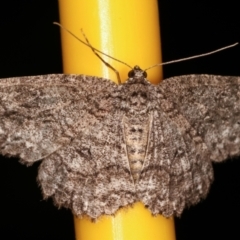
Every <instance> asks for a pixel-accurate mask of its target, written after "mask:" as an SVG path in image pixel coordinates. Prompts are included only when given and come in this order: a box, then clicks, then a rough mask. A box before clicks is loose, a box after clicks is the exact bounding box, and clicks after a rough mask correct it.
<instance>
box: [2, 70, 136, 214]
mask: <svg viewBox="0 0 240 240" xmlns="http://www.w3.org/2000/svg"><path fill="white" fill-rule="evenodd" d="M119 92H121V86H118V85H116V84H115V83H113V82H111V81H110V80H106V79H102V78H97V77H90V76H84V75H63V74H53V75H46V76H36V77H21V78H9V79H1V81H0V115H1V119H0V147H1V148H0V150H1V154H3V155H8V156H17V157H20V159H21V161H22V162H24V163H27V164H31V163H33V162H34V161H37V160H40V159H43V162H42V164H41V166H40V169H39V175H38V180H39V183H40V185H41V188H42V191H43V195H44V197H50V196H51V197H53V199H54V202H55V204H56V205H58V206H65V207H67V208H71V209H72V211H73V213H74V214H76V215H83V214H87V215H89V216H91V217H92V218H96V217H99V216H100V215H101V214H113V213H114V212H115V211H116V210H117V209H119V207H120V206H125V205H127V204H129V203H132V202H133V201H134V185H133V183H132V178H131V175H130V171H129V168H128V160H127V156H126V151H125V145H124V142H123V129H122V125H121V121H122V111H121V110H120V105H122V104H123V105H124V101H125V100H124V99H121V96H120V95H119Z"/></svg>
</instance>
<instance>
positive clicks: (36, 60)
mask: <svg viewBox="0 0 240 240" xmlns="http://www.w3.org/2000/svg"><path fill="white" fill-rule="evenodd" d="M4 2H5V3H4V4H3V3H1V5H0V78H4V77H12V76H24V75H38V74H48V73H61V72H62V63H61V49H60V40H59V39H60V38H59V29H58V27H56V26H54V25H52V22H53V21H59V16H58V4H57V1H56V0H55V1H53V0H52V1H37V0H35V1H30V0H28V1H24V0H21V1H19V0H16V1H8V3H6V1H4ZM159 2H160V7H161V10H160V17H161V34H162V48H163V60H164V61H165V62H166V61H169V60H174V59H179V58H184V57H189V56H192V55H196V54H201V53H205V52H208V51H212V50H215V49H217V48H219V47H223V46H226V45H229V44H232V43H234V42H237V41H240V17H239V11H238V10H239V7H238V1H230V0H229V1H228V2H224V4H223V3H222V4H221V3H220V2H219V1H212V0H208V1H204V0H201V1H196V0H195V1H186V0H182V1H179V0H176V1H172V0H161V1H159ZM102 50H103V51H104V49H102ZM239 63H240V46H237V47H235V48H232V49H229V50H226V51H223V52H220V53H217V54H215V55H211V56H208V57H204V58H200V59H195V60H191V61H186V62H181V63H177V64H172V65H169V66H166V67H165V68H164V75H165V78H166V77H171V76H175V75H181V74H190V73H207V74H219V75H237V76H240V67H239ZM136 64H137V63H136ZM38 165H39V163H36V164H34V165H33V166H32V167H29V168H27V167H25V166H23V165H21V164H19V163H18V161H17V160H16V159H7V158H3V157H2V159H1V161H0V189H1V195H0V206H1V212H0V216H1V223H0V234H1V239H14V240H20V239H24V240H28V239H34V240H40V239H41V240H48V239H49V240H50V239H51V240H62V239H68V240H71V239H74V229H73V221H72V215H71V212H70V211H69V210H66V209H60V210H58V209H57V208H56V207H54V206H53V204H52V201H51V200H47V201H45V200H42V196H41V191H40V189H39V187H38V185H37V183H36V176H37V168H38ZM214 171H215V181H214V183H213V185H212V187H211V191H210V193H209V195H208V197H207V199H206V200H204V201H202V202H201V203H199V204H198V205H197V206H194V207H191V208H190V209H187V210H185V211H184V213H183V215H182V216H181V218H180V219H176V234H177V240H187V239H191V240H193V239H194V240H198V239H199V240H200V239H201V240H202V239H205V240H208V239H209V240H210V239H240V232H239V220H238V218H239V214H240V190H239V188H240V174H239V172H240V161H239V160H236V159H230V160H228V161H226V162H224V163H221V164H214ZM149 240H150V239H149Z"/></svg>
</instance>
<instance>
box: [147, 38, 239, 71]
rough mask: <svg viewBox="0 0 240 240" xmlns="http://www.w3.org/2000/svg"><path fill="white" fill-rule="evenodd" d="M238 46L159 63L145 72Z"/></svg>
mask: <svg viewBox="0 0 240 240" xmlns="http://www.w3.org/2000/svg"><path fill="white" fill-rule="evenodd" d="M236 45H238V42H236V43H234V44H231V45H228V46H226V47H222V48H219V49H217V50H214V51H211V52H207V53H203V54H199V55H195V56H192V57H186V58H181V59H177V60H173V61H169V62H165V63H158V64H155V65H153V66H151V67H149V68H146V69H145V70H144V71H147V70H149V69H151V68H154V67H157V66H163V65H167V64H172V63H176V62H183V61H187V60H190V59H194V58H200V57H205V56H208V55H211V54H214V53H217V52H220V51H223V50H225V49H228V48H232V47H235V46H236Z"/></svg>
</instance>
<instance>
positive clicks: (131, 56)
mask: <svg viewBox="0 0 240 240" xmlns="http://www.w3.org/2000/svg"><path fill="white" fill-rule="evenodd" d="M59 8H60V21H61V24H62V25H63V26H64V27H65V28H67V29H68V30H70V31H71V32H73V33H74V34H75V35H78V36H79V37H80V38H82V39H84V38H83V37H82V35H81V31H80V30H81V29H83V31H84V33H85V35H86V36H87V38H88V40H89V41H90V43H91V45H92V46H93V47H95V48H97V49H99V50H101V51H102V52H104V53H106V54H109V55H111V56H113V57H114V58H117V59H119V60H121V61H124V62H126V63H127V64H129V65H131V66H134V65H139V66H140V67H141V68H142V69H145V68H147V67H149V66H151V65H153V64H155V63H160V62H161V48H160V31H159V17H158V6H157V1H156V0H141V1H139V0H131V1H129V0H114V1H113V0H59ZM61 36H62V53H63V67H64V73H81V74H86V75H93V76H99V77H105V78H109V79H111V80H113V81H115V82H117V77H116V74H115V73H114V71H113V70H112V69H110V68H108V67H106V66H105V65H104V63H102V62H101V61H100V60H99V59H98V58H97V57H96V56H95V55H94V53H93V52H92V51H91V49H90V48H88V47H86V46H85V45H83V44H81V43H80V42H78V41H77V40H76V39H75V38H73V37H72V36H71V35H69V34H68V33H66V32H65V31H61ZM104 59H105V60H106V61H107V62H108V63H110V64H111V65H112V66H113V67H114V68H115V69H117V70H118V71H119V73H120V77H121V80H122V81H125V80H126V79H127V73H128V71H129V70H130V69H129V68H128V67H127V66H125V65H123V64H121V63H118V62H116V61H114V60H112V59H109V58H107V57H104ZM148 79H149V80H150V81H151V82H152V83H158V82H159V81H160V80H161V79H162V68H160V67H157V68H153V69H151V70H149V72H148ZM74 222H75V233H76V239H77V240H98V239H104V240H120V239H121V240H146V239H148V240H161V239H164V240H174V239H175V231H174V220H173V219H172V218H169V219H166V218H164V217H162V216H160V215H159V216H156V217H153V216H152V215H151V213H150V211H149V210H148V209H146V208H145V207H144V206H143V204H142V203H136V204H134V205H133V206H131V207H128V208H124V209H122V210H120V211H118V212H117V213H116V215H115V216H102V217H100V219H98V220H97V221H96V222H92V221H91V220H90V219H88V218H87V217H84V218H82V219H79V218H76V217H75V219H74Z"/></svg>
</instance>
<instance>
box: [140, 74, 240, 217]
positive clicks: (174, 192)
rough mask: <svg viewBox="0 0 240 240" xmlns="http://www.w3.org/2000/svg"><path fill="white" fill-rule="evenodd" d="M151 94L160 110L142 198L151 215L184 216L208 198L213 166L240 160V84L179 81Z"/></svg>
mask: <svg viewBox="0 0 240 240" xmlns="http://www.w3.org/2000/svg"><path fill="white" fill-rule="evenodd" d="M152 92H155V94H156V101H157V102H158V107H157V108H156V109H155V110H154V111H153V116H154V120H153V123H152V130H151V135H150V141H149V150H148V153H147V158H146V162H145V168H144V169H143V170H142V175H141V180H140V183H139V193H140V198H141V199H142V201H143V202H144V203H145V205H147V206H149V208H150V209H151V211H152V213H155V214H157V213H162V214H163V215H165V216H171V215H172V214H174V215H180V214H181V212H182V211H183V209H184V208H185V207H186V206H190V205H192V204H196V203H197V202H199V200H200V199H202V198H205V197H206V195H207V193H208V191H209V187H210V184H211V182H212V180H213V171H212V164H211V161H222V160H224V159H226V158H228V157H232V156H237V155H240V78H239V77H223V76H212V75H188V76H179V77H173V78H170V79H167V80H165V81H163V82H162V83H161V84H160V85H159V86H158V87H156V88H155V90H152ZM146 193H147V194H146Z"/></svg>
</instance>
